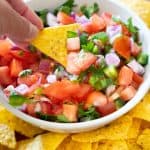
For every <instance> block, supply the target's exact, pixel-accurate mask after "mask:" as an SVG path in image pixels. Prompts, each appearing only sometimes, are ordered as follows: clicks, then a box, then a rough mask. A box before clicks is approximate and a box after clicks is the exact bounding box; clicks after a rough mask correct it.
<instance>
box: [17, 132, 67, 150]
mask: <svg viewBox="0 0 150 150" xmlns="http://www.w3.org/2000/svg"><path fill="white" fill-rule="evenodd" d="M67 136H68V134H59V133H52V132H49V133H47V134H43V135H39V136H37V137H35V138H34V139H30V140H23V141H20V142H18V145H17V148H16V150H56V149H57V147H58V146H59V145H60V144H61V143H62V141H63V140H64V139H65V138H66V137H67Z"/></svg>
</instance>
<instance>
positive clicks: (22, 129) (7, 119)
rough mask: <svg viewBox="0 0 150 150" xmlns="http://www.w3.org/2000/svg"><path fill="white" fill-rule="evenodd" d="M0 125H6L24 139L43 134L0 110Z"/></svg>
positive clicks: (5, 111) (7, 112)
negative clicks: (24, 137) (23, 136)
mask: <svg viewBox="0 0 150 150" xmlns="http://www.w3.org/2000/svg"><path fill="white" fill-rule="evenodd" d="M0 123H3V124H6V125H8V126H9V127H10V128H11V129H13V130H15V131H17V132H19V133H21V134H22V135H25V136H26V137H33V136H35V135H37V134H40V133H43V132H44V130H42V129H40V128H38V127H35V126H33V125H31V124H29V123H26V122H25V121H23V120H21V119H19V118H17V117H16V116H14V115H13V114H11V113H10V112H9V111H7V110H6V109H3V110H0Z"/></svg>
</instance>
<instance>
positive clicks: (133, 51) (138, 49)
mask: <svg viewBox="0 0 150 150" xmlns="http://www.w3.org/2000/svg"><path fill="white" fill-rule="evenodd" d="M140 52H141V47H139V46H138V45H137V44H136V43H135V42H132V43H131V54H132V55H133V56H137V55H138V54H139V53H140Z"/></svg>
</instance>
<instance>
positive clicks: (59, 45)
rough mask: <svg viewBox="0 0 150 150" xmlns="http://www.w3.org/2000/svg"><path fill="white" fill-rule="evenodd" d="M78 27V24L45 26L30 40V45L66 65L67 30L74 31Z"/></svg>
mask: <svg viewBox="0 0 150 150" xmlns="http://www.w3.org/2000/svg"><path fill="white" fill-rule="evenodd" d="M78 28H79V24H71V25H63V26H57V27H48V28H45V29H43V30H42V31H41V32H40V33H39V35H38V36H37V37H36V38H35V39H34V40H33V41H32V45H33V46H35V47H36V48H37V49H38V50H40V51H41V52H42V53H44V54H45V55H47V56H49V57H51V58H52V59H54V60H55V61H57V62H58V63H60V64H62V65H63V66H66V64H67V45H66V42H67V32H68V31H76V30H77V29H78Z"/></svg>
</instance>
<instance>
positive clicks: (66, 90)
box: [43, 80, 80, 100]
mask: <svg viewBox="0 0 150 150" xmlns="http://www.w3.org/2000/svg"><path fill="white" fill-rule="evenodd" d="M79 89H80V86H79V84H78V83H73V82H71V81H69V80H62V81H57V82H55V83H52V84H50V85H49V86H48V87H46V88H45V89H44V90H43V94H45V95H46V96H48V97H49V98H55V99H59V100H65V99H69V98H71V96H72V95H75V94H76V93H77V92H78V91H79Z"/></svg>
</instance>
